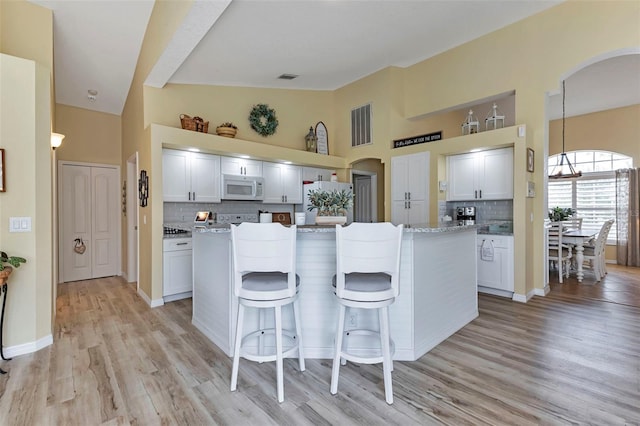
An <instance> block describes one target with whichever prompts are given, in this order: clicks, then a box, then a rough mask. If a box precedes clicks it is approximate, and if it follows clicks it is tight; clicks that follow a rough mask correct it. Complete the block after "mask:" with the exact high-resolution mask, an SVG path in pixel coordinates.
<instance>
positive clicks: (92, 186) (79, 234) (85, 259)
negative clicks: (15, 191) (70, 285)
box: [58, 164, 120, 282]
mask: <svg viewBox="0 0 640 426" xmlns="http://www.w3.org/2000/svg"><path fill="white" fill-rule="evenodd" d="M60 171H61V172H60V175H61V179H60V181H59V183H60V186H59V188H58V192H59V194H61V195H60V196H59V199H60V200H61V203H60V204H59V217H60V225H61V229H60V235H61V237H60V245H59V248H60V262H61V265H62V266H61V268H60V275H61V276H60V280H61V281H62V282H68V281H78V280H87V279H91V278H98V277H106V276H112V275H118V273H119V264H120V262H119V257H120V235H119V234H120V231H119V229H120V228H119V220H120V184H119V183H120V182H119V181H120V174H119V170H118V168H116V167H100V166H87V165H75V164H63V165H62V166H61V167H60ZM76 239H78V240H82V242H83V243H84V246H85V247H86V249H85V251H84V253H78V252H76V251H75V250H74V247H75V245H76V243H75V241H76Z"/></svg>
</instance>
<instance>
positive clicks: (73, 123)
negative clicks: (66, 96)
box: [55, 104, 122, 165]
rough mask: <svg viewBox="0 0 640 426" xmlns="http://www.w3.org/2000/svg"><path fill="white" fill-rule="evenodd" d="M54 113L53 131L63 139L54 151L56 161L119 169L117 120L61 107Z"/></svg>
mask: <svg viewBox="0 0 640 426" xmlns="http://www.w3.org/2000/svg"><path fill="white" fill-rule="evenodd" d="M56 112H57V114H56V122H55V128H56V131H57V132H58V133H62V134H63V135H65V138H64V142H63V144H62V145H61V146H60V148H58V149H56V156H57V158H58V160H66V161H81V162H88V163H101V164H114V165H120V163H121V160H122V126H121V119H120V116H118V115H113V114H107V113H104V112H97V111H90V110H87V109H82V108H76V107H72V106H69V105H62V104H58V105H57V107H56Z"/></svg>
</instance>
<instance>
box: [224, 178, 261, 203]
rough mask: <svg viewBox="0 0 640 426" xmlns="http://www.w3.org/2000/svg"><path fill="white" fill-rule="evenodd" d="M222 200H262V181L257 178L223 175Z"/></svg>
mask: <svg viewBox="0 0 640 426" xmlns="http://www.w3.org/2000/svg"><path fill="white" fill-rule="evenodd" d="M222 199H224V200H262V199H264V179H262V178H261V177H258V176H240V175H223V176H222Z"/></svg>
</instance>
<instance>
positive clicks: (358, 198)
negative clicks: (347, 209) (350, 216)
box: [354, 176, 373, 223]
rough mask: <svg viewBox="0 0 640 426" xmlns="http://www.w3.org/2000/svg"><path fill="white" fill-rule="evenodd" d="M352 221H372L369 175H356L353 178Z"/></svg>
mask: <svg viewBox="0 0 640 426" xmlns="http://www.w3.org/2000/svg"><path fill="white" fill-rule="evenodd" d="M354 187H355V194H354V201H355V206H354V207H355V219H354V222H366V223H371V222H373V219H372V211H371V209H372V206H371V176H356V178H355V179H354Z"/></svg>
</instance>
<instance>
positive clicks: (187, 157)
mask: <svg viewBox="0 0 640 426" xmlns="http://www.w3.org/2000/svg"><path fill="white" fill-rule="evenodd" d="M162 193H163V199H164V201H186V202H189V201H191V202H209V203H219V202H220V157H219V156H217V155H211V154H201V153H197V152H187V151H177V150H173V149H165V150H163V151H162Z"/></svg>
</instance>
